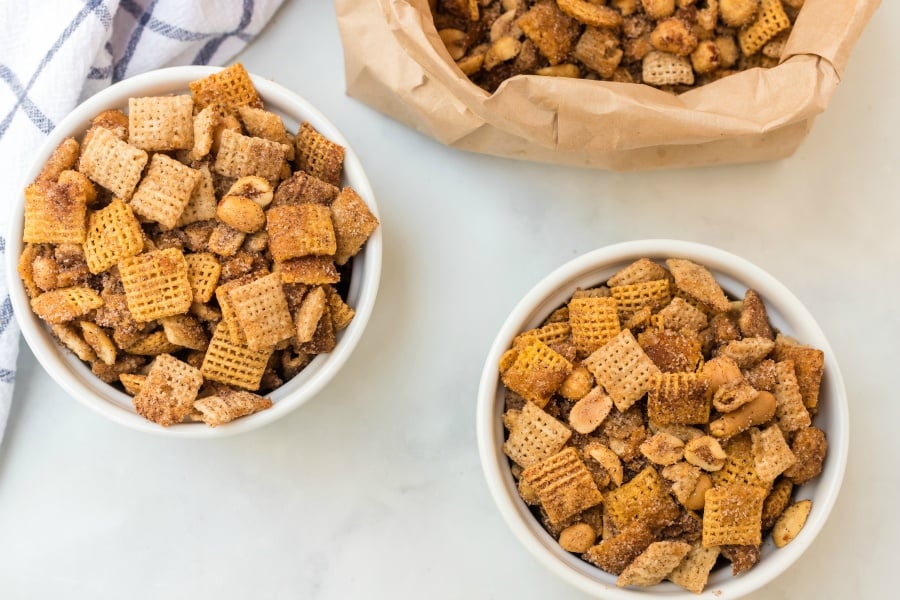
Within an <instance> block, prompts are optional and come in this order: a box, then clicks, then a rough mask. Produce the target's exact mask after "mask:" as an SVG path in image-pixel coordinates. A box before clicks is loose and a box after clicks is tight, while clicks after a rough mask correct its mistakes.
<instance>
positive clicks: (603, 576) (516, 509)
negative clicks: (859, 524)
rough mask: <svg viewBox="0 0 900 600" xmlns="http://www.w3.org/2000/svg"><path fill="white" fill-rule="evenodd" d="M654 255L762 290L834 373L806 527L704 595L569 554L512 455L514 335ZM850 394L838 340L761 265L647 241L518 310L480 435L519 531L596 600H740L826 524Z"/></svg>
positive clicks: (490, 372) (597, 254)
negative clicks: (633, 580)
mask: <svg viewBox="0 0 900 600" xmlns="http://www.w3.org/2000/svg"><path fill="white" fill-rule="evenodd" d="M645 256H646V257H649V258H656V259H664V258H670V257H677V258H688V259H691V260H693V261H695V262H697V263H700V264H702V265H705V266H706V267H708V268H709V269H710V270H711V271H712V272H713V274H714V275H715V276H716V279H717V280H718V281H719V283H720V284H721V285H722V287H723V288H724V289H725V291H726V293H729V294H730V295H732V296H734V297H741V298H742V297H743V296H744V292H745V291H746V289H747V288H748V287H751V288H753V289H755V290H756V291H757V292H759V293H760V294H761V295H762V297H763V299H764V301H765V303H766V308H767V310H768V313H769V318H770V320H771V322H772V324H773V325H774V326H775V327H777V328H778V329H779V330H781V331H782V332H784V333H786V334H789V335H791V336H793V337H795V338H797V339H798V340H800V341H801V342H802V343H805V344H808V345H812V346H814V347H816V348H819V349H821V350H823V351H824V352H825V374H824V378H823V381H822V387H821V391H820V400H819V414H818V416H817V417H816V419H815V422H814V424H815V425H816V426H817V427H819V428H821V429H823V430H824V431H825V433H826V435H827V438H828V455H827V458H826V459H825V466H824V469H823V471H822V474H821V475H819V477H817V478H816V479H814V480H813V481H811V482H809V483H806V484H804V485H802V486H800V487H798V488H796V489H795V492H794V498H795V499H804V498H811V499H812V500H813V507H812V512H811V513H810V515H809V519H808V520H807V522H806V526H805V527H804V528H803V530H802V531H801V533H800V535H799V536H797V538H796V539H794V540H793V541H792V542H791V543H790V544H788V545H787V546H785V547H784V548H781V549H777V548H775V546H774V544H773V543H772V541H771V536H769V537H768V539H767V541H766V542H765V543H764V544H763V547H762V558H761V560H760V562H759V564H757V565H756V566H755V567H753V568H752V569H750V570H749V571H748V572H746V573H744V574H742V575H741V576H740V577H732V575H731V569H730V568H723V569H719V570H717V571H715V572H713V573H712V574H711V576H710V580H709V583H708V585H707V587H706V590H705V591H704V592H703V594H702V595H701V596H697V595H695V594H693V593H690V592H687V591H685V590H683V589H682V588H679V587H677V586H675V585H674V584H672V583H669V582H664V583H662V584H660V585H657V586H653V587H651V588H624V589H622V588H617V587H616V577H615V576H614V575H611V574H609V573H606V572H604V571H602V570H600V569H598V568H596V567H594V566H592V565H590V564H588V563H586V562H584V561H582V560H581V559H580V558H578V557H577V556H575V555H572V554H569V553H568V552H565V551H564V550H562V549H561V548H560V547H559V544H558V543H557V542H556V541H555V540H554V539H553V538H552V537H551V536H550V535H549V534H548V533H547V532H546V531H544V529H543V528H542V527H541V525H540V523H538V521H537V520H536V519H535V518H534V516H532V514H531V512H530V511H529V509H528V507H527V506H526V505H525V503H524V502H522V500H521V499H520V498H519V495H518V493H517V492H516V487H515V482H514V481H513V478H512V475H511V474H510V469H509V461H508V460H507V458H506V456H505V455H504V454H503V451H502V449H501V446H502V445H503V426H502V424H501V415H502V412H503V397H504V395H503V386H502V384H501V383H500V381H499V374H498V371H497V363H498V361H499V360H500V356H501V355H502V354H503V352H504V351H505V350H506V349H508V348H509V347H510V344H511V342H512V339H513V338H514V337H515V336H516V335H517V334H518V333H520V332H521V331H524V330H526V329H529V328H532V327H536V326H537V325H539V324H540V323H541V322H542V321H543V320H544V319H545V318H546V317H547V316H548V315H549V314H550V313H551V312H553V310H554V309H556V308H558V307H559V306H561V305H562V304H564V303H565V302H566V301H567V300H568V299H569V297H570V296H571V295H572V292H573V291H574V290H575V289H576V288H578V287H584V288H587V287H592V286H595V285H599V284H600V283H602V282H604V281H606V280H607V279H609V277H610V276H612V275H613V273H615V272H616V271H617V270H619V269H620V268H622V267H624V266H625V265H627V264H629V263H630V262H632V261H634V260H636V259H638V258H641V257H645ZM848 423H849V420H848V411H847V394H846V390H845V389H844V382H843V379H842V378H841V373H840V370H839V369H838V366H837V363H836V362H835V359H834V353H833V352H832V351H831V348H830V346H829V345H828V340H826V339H825V335H824V334H823V333H822V330H821V329H820V328H819V326H818V325H817V324H816V322H815V320H814V319H813V318H812V316H811V315H810V314H809V312H808V311H807V310H806V308H804V306H803V304H801V303H800V301H799V300H798V299H797V298H796V297H795V296H794V295H793V294H792V293H791V292H790V291H789V290H788V289H787V288H786V287H785V286H784V285H782V284H781V283H779V282H778V281H776V280H775V279H774V278H773V277H772V276H771V275H769V274H768V273H766V272H765V271H763V270H762V269H760V268H759V267H757V266H755V265H753V264H751V263H749V262H747V261H746V260H744V259H742V258H739V257H737V256H734V255H733V254H729V253H727V252H724V251H722V250H718V249H716V248H712V247H710V246H704V245H701V244H695V243H689V242H681V241H673V240H641V241H634V242H626V243H622V244H616V245H613V246H607V247H605V248H601V249H599V250H595V251H593V252H589V253H587V254H585V255H583V256H581V257H579V258H576V259H575V260H573V261H571V262H569V263H566V264H565V265H563V266H561V267H560V268H558V269H557V270H555V271H553V272H552V273H551V274H550V275H548V276H547V277H546V278H544V280H543V281H541V282H540V283H538V284H537V285H536V286H535V287H534V288H533V289H532V290H531V291H530V292H528V294H527V295H526V296H525V298H523V299H522V301H521V302H519V304H518V305H517V306H516V307H515V309H513V311H512V314H511V315H510V316H509V318H508V319H507V320H506V322H505V323H504V324H503V327H502V328H501V329H500V333H499V334H497V337H496V339H495V340H494V343H493V345H492V346H491V350H490V353H489V354H488V357H487V360H486V361H485V364H484V371H483V373H482V377H481V385H480V387H479V390H478V415H477V429H478V432H477V436H478V449H479V453H480V455H481V465H482V468H483V469H484V474H485V477H486V479H487V483H488V487H489V488H490V491H491V494H492V495H493V497H494V501H495V502H496V503H497V507H498V508H499V509H500V513H501V514H502V515H503V518H504V519H505V520H506V523H507V524H508V525H509V527H510V528H511V529H512V531H513V533H514V534H515V535H516V537H517V538H518V539H519V541H520V542H521V543H522V545H524V546H525V547H526V548H527V549H528V550H529V551H530V552H531V553H532V554H533V555H534V556H535V557H536V558H537V559H538V560H539V561H540V562H541V563H543V564H544V566H546V567H547V568H548V569H550V570H551V571H552V572H554V573H556V574H557V575H558V576H559V577H561V578H562V579H564V580H565V581H567V582H569V583H570V584H572V585H574V586H575V587H577V588H579V589H581V590H583V591H584V592H587V593H589V594H592V595H594V596H596V597H600V598H607V599H610V600H614V599H630V600H634V599H636V598H639V597H660V598H667V599H673V598H678V599H684V600H687V599H696V598H698V597H700V598H714V599H716V600H731V599H733V598H738V597H741V596H743V595H745V594H748V593H750V592H752V591H753V590H756V589H758V588H760V587H762V586H763V585H765V584H766V583H767V582H769V581H771V580H772V579H774V578H775V577H777V576H778V575H779V574H780V573H782V572H783V571H784V570H785V569H787V568H788V567H789V566H790V565H791V564H793V562H794V561H795V560H797V558H799V557H800V555H801V554H803V552H804V551H805V550H806V549H807V548H808V547H809V546H810V544H811V543H812V541H813V540H814V539H815V537H816V535H817V534H818V533H819V531H820V530H821V529H822V526H823V525H824V524H825V520H826V519H827V517H828V513H829V512H831V508H832V506H834V502H835V500H836V498H837V495H838V491H839V489H840V487H841V481H842V479H843V477H844V468H845V466H846V463H847V447H848V436H849V426H848Z"/></svg>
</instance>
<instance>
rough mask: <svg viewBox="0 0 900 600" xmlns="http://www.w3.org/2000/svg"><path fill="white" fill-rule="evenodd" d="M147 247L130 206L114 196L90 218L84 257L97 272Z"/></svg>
mask: <svg viewBox="0 0 900 600" xmlns="http://www.w3.org/2000/svg"><path fill="white" fill-rule="evenodd" d="M143 249H144V232H143V230H142V229H141V224H140V223H139V222H138V220H137V217H135V216H134V212H133V211H132V210H131V207H130V206H128V205H127V204H125V203H124V202H122V201H121V200H119V199H118V198H114V199H113V201H112V202H110V203H109V205H108V206H107V207H106V208H102V209H100V210H96V211H94V212H92V213H91V215H90V217H89V218H88V233H87V240H86V241H85V242H84V258H85V261H86V262H87V265H88V269H90V271H91V273H94V274H95V275H96V274H97V273H102V272H104V271H106V270H107V269H109V268H110V267H112V266H113V265H115V264H117V263H118V262H119V261H120V260H122V259H125V258H129V257H132V256H137V255H138V254H140V253H141V250H143Z"/></svg>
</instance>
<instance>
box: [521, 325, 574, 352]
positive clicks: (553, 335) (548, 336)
mask: <svg viewBox="0 0 900 600" xmlns="http://www.w3.org/2000/svg"><path fill="white" fill-rule="evenodd" d="M570 335H572V328H571V327H570V326H569V322H568V321H559V322H556V323H547V324H546V325H543V326H541V327H538V328H536V329H529V330H528V331H523V332H522V333H520V334H519V335H517V336H516V337H515V338H514V339H513V342H512V347H513V348H520V347H522V346H523V345H525V344H526V343H527V342H528V340H529V339H531V338H536V339H538V340H540V341H542V342H543V343H545V344H547V345H550V344H559V343H561V342H565V341H566V340H568V339H569V336H570Z"/></svg>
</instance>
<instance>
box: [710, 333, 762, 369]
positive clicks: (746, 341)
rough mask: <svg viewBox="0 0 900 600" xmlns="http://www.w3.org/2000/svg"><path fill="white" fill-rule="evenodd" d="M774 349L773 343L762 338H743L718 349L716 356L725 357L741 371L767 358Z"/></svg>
mask: <svg viewBox="0 0 900 600" xmlns="http://www.w3.org/2000/svg"><path fill="white" fill-rule="evenodd" d="M774 347H775V342H773V341H772V340H768V339H766V338H762V337H745V338H743V339H740V340H734V341H731V342H728V343H727V344H725V345H724V346H722V347H721V348H719V352H718V354H716V356H727V357H728V358H730V359H731V360H733V361H734V362H735V363H737V366H739V367H740V368H742V369H749V368H750V367H753V366H755V365H756V364H757V363H759V362H760V361H761V360H762V359H764V358H765V357H767V356H768V355H769V353H770V352H771V351H772V349H773V348H774Z"/></svg>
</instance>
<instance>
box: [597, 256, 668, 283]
mask: <svg viewBox="0 0 900 600" xmlns="http://www.w3.org/2000/svg"><path fill="white" fill-rule="evenodd" d="M667 276H668V273H667V272H666V270H665V269H663V268H662V266H660V265H659V264H657V263H655V262H653V261H652V260H650V259H649V258H640V259H638V260H636V261H634V262H633V263H631V264H630V265H628V266H627V267H623V268H622V269H619V270H618V271H617V272H616V274H615V275H613V276H612V277H610V278H609V280H608V281H607V282H606V285H608V286H610V287H615V286H619V285H631V284H634V283H646V282H648V281H656V280H657V279H666V277H667Z"/></svg>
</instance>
